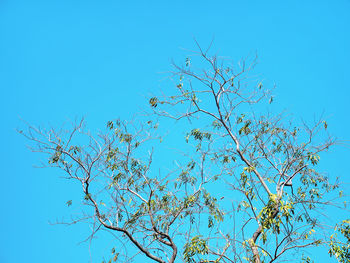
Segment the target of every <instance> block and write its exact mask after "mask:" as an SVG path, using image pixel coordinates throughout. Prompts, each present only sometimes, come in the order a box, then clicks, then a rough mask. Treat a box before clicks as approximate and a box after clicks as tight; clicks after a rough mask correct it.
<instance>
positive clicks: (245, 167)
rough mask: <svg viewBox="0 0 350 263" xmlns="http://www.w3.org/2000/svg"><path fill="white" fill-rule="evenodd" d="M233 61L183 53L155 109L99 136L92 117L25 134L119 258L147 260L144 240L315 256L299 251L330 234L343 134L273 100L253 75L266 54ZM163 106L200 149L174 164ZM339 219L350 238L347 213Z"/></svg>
mask: <svg viewBox="0 0 350 263" xmlns="http://www.w3.org/2000/svg"><path fill="white" fill-rule="evenodd" d="M197 60H198V61H197ZM225 62H226V61H224V60H220V59H218V58H217V57H216V56H209V55H208V54H207V51H203V50H202V49H201V48H199V52H197V53H194V54H193V56H191V57H189V58H187V59H186V61H185V64H184V65H183V66H178V65H176V64H174V68H175V70H174V72H173V78H174V79H176V80H177V81H176V83H175V87H176V92H177V93H175V94H171V95H167V94H165V95H164V96H158V97H157V96H153V97H152V98H150V99H149V106H150V109H151V111H152V112H151V113H150V115H149V116H147V119H144V118H140V119H139V121H138V122H126V121H121V120H113V121H108V123H107V128H106V131H105V132H103V133H101V134H99V135H98V136H93V135H91V133H90V132H89V131H87V130H86V129H85V127H84V122H83V121H81V122H79V123H76V124H75V125H74V126H73V129H71V130H69V131H63V132H59V131H57V130H55V129H50V130H43V129H38V128H34V127H32V126H29V129H28V131H27V132H24V133H23V134H24V136H26V137H27V138H28V139H30V140H31V141H32V142H33V143H34V146H33V148H32V149H33V150H34V151H39V152H43V153H46V154H48V164H47V165H48V166H50V167H58V168H60V169H62V170H63V171H64V172H65V174H66V175H67V176H68V178H69V179H73V180H75V181H78V182H79V183H80V185H81V186H82V189H81V191H82V200H81V204H82V205H83V206H87V207H88V208H91V207H92V209H91V210H88V212H84V215H83V216H82V217H81V218H79V219H77V221H83V220H85V221H87V222H89V223H91V225H92V227H93V231H92V234H91V238H92V237H93V236H94V235H95V234H96V233H97V232H98V230H100V229H107V230H109V231H111V232H113V233H118V234H119V235H118V237H119V238H121V241H120V242H121V244H124V245H125V246H123V247H124V250H123V249H122V246H120V247H119V248H118V249H117V250H116V249H113V251H112V258H111V260H110V261H109V262H112V261H120V262H130V261H132V260H136V259H135V257H134V256H128V254H129V253H131V252H133V251H137V252H136V253H139V254H140V255H142V256H145V257H147V258H148V259H150V260H152V261H156V262H175V260H178V261H180V262H181V261H185V262H244V261H248V262H256V263H258V262H274V261H275V262H277V261H283V260H284V261H286V260H290V259H291V258H293V262H295V260H296V259H295V255H294V254H293V253H296V252H297V253H299V255H300V258H299V259H300V260H303V261H304V262H312V260H311V258H305V257H304V258H303V259H302V255H301V253H300V251H301V250H302V249H307V248H309V247H313V246H319V245H322V244H325V243H326V242H325V241H324V239H323V233H324V232H326V233H330V232H329V231H330V229H325V228H324V224H323V222H324V221H323V220H325V218H324V216H323V214H322V213H320V212H319V211H320V210H322V209H327V207H329V206H333V205H334V204H335V203H334V202H335V199H336V198H335V196H337V198H341V195H342V192H339V181H338V180H336V179H333V180H331V179H330V178H329V177H328V176H326V175H324V174H323V173H322V172H321V171H319V168H318V165H319V163H320V161H321V157H322V155H323V153H324V152H326V151H327V150H328V148H330V147H331V146H333V145H334V144H335V143H336V140H335V139H334V138H333V137H331V136H330V135H329V134H328V129H327V128H328V124H327V123H326V122H325V121H324V120H322V119H320V120H319V121H316V122H315V123H313V124H312V125H307V124H305V123H298V122H295V121H294V120H293V119H290V118H289V117H288V116H286V115H282V114H278V115H272V114H271V113H269V112H266V111H264V110H263V109H264V108H265V107H266V105H269V104H271V103H272V102H273V96H272V95H271V93H270V91H269V90H267V89H266V88H265V87H264V85H263V84H262V82H261V81H259V80H252V79H249V78H248V77H247V72H248V71H250V70H251V69H252V68H253V67H254V65H255V60H253V61H252V62H251V63H249V65H248V66H247V64H248V63H247V62H246V61H242V62H241V64H239V66H238V67H237V68H236V67H233V66H231V65H230V64H229V63H228V64H225ZM194 65H203V68H202V69H201V70H195V69H194ZM154 117H156V118H160V117H164V118H170V119H175V120H176V121H177V123H179V126H178V127H179V129H181V128H182V127H186V129H187V132H185V131H184V133H183V134H184V137H185V140H184V146H183V147H184V148H186V149H189V150H188V151H189V153H188V154H185V155H184V156H178V157H174V159H175V158H176V159H177V161H176V162H175V163H176V164H178V165H177V167H175V168H174V169H173V170H170V169H169V168H168V167H165V168H166V169H164V167H162V166H161V165H160V163H161V162H162V160H160V161H159V160H156V161H154V157H153V146H159V143H160V142H162V140H161V139H162V138H161V137H160V136H159V135H158V132H159V129H158V125H159V124H158V122H157V121H155V118H154ZM186 120H188V122H186ZM181 147H182V146H180V144H179V148H181ZM166 154H167V153H166ZM179 163H180V164H179ZM160 170H162V172H160ZM169 170H170V171H169ZM218 190H219V191H218ZM338 193H339V194H338ZM72 202H73V201H72V200H69V201H67V206H70V205H71V204H72ZM75 203H76V201H74V204H75ZM203 222H204V223H203ZM337 230H338V232H339V231H340V233H341V234H342V235H343V236H344V237H345V239H347V240H348V241H349V222H348V221H344V222H343V223H342V224H341V225H340V226H338V228H337ZM327 231H328V232H327ZM335 238H336V235H333V236H332V237H331V242H330V245H331V249H330V252H329V253H330V254H331V255H334V256H336V257H337V258H338V260H339V261H340V262H348V261H345V260H346V259H347V260H348V258H349V256H348V255H349V246H348V245H346V243H339V242H336V241H335ZM128 244H132V245H133V249H130V246H129V245H128Z"/></svg>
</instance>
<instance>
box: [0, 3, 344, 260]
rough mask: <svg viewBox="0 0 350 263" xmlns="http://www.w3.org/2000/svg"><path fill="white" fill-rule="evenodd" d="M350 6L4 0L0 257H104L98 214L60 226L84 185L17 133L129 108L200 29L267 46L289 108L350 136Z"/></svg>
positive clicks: (232, 52) (268, 73) (265, 57)
mask: <svg viewBox="0 0 350 263" xmlns="http://www.w3.org/2000/svg"><path fill="white" fill-rule="evenodd" d="M349 14H350V1H349V0H336V1H334V0H329V1H322V0H317V1H316V0H315V1H251V0H240V1H237V0H234V1H228V0H227V1H215V2H214V1H188V0H187V1H184V0H177V1H117V0H114V1H108V0H106V1H90V0H84V1H78V0H59V1H56V0H49V1H48V0H45V1H39V0H31V1H18V0H1V1H0V88H1V96H0V100H1V103H0V110H1V129H0V140H1V148H0V156H1V158H0V162H1V169H2V170H1V176H2V178H1V191H0V200H1V204H2V205H1V212H0V213H1V216H0V225H1V226H2V229H1V231H0V232H1V235H0V251H1V253H0V262H2V263H15V262H23V261H24V262H35V263H41V262H43V263H44V262H45V263H46V262H89V260H91V262H101V260H102V256H103V255H105V254H106V253H108V252H109V250H110V248H111V246H110V245H106V244H104V243H103V241H102V240H101V239H102V236H103V235H102V236H101V238H100V239H98V240H97V241H96V242H94V243H92V244H91V247H92V249H91V254H89V244H86V243H85V244H81V245H77V244H78V243H79V242H80V241H82V240H83V239H84V238H85V237H86V236H87V235H88V233H89V229H88V227H87V225H76V226H73V227H69V228H68V227H65V226H50V225H48V221H55V220H56V219H61V218H62V217H63V216H65V217H69V215H70V214H72V213H74V211H75V210H74V209H75V208H74V206H72V207H70V208H69V209H72V210H69V209H68V208H67V207H66V205H65V202H66V201H67V200H68V199H72V196H74V189H75V186H76V185H74V184H69V185H67V184H66V182H65V181H64V180H62V179H60V178H58V176H59V175H60V173H58V172H57V171H54V170H50V169H34V168H33V165H34V164H38V163H39V162H40V160H41V157H42V156H40V155H35V154H32V153H31V152H29V150H28V149H26V148H25V146H24V145H25V143H26V141H25V140H24V139H23V138H22V137H20V136H19V135H18V134H16V132H15V129H16V128H17V127H21V125H22V124H21V121H20V119H19V118H20V117H21V118H23V119H25V120H26V121H28V122H30V123H33V124H40V125H47V124H58V123H62V122H63V121H65V120H67V119H74V118H75V117H76V116H78V117H79V116H86V119H87V121H88V124H89V125H90V126H91V127H92V128H93V129H98V128H99V127H101V128H102V127H103V126H104V125H105V124H106V121H107V120H110V119H114V118H117V117H121V118H128V117H130V116H131V115H132V114H133V113H135V112H137V111H138V108H139V106H140V105H143V104H145V103H144V102H145V101H146V100H145V96H146V97H147V95H149V94H150V93H156V92H157V90H158V89H159V88H161V87H162V83H163V79H164V77H165V75H164V74H162V72H165V71H168V70H170V69H171V67H170V60H171V59H175V60H178V61H180V60H183V59H184V58H185V56H186V52H185V51H184V50H183V48H185V49H194V48H195V45H194V41H193V38H196V39H197V40H198V41H199V43H201V44H202V45H204V46H205V45H207V44H208V43H209V42H210V41H211V39H212V38H213V37H214V39H215V50H216V51H218V53H219V54H220V55H225V56H228V57H232V58H233V59H236V60H238V59H240V58H241V57H245V56H247V55H249V54H254V53H255V52H257V53H258V55H259V66H258V72H259V74H261V75H262V76H264V79H265V81H266V82H267V83H269V84H270V85H273V84H274V83H276V85H277V89H276V91H275V95H276V103H278V105H279V107H280V108H283V109H288V110H289V111H291V112H293V113H295V115H296V116H303V117H304V118H306V119H312V118H313V116H314V115H316V116H317V115H318V116H319V115H320V113H322V112H324V113H325V116H327V119H328V123H329V127H330V128H329V129H330V131H331V132H332V133H333V134H335V135H336V136H337V137H339V138H340V139H342V140H349V139H350V135H349V134H350V133H349V131H350V124H349V123H350V117H349V114H350V110H349V101H350V91H349V88H350V87H349V76H350V67H349V62H350V51H349V47H350V15H349ZM349 151H350V150H349V149H346V148H338V149H336V150H334V151H333V152H332V153H330V155H329V160H327V161H326V163H325V164H324V166H325V168H326V170H328V172H329V173H330V174H331V175H332V176H340V177H343V178H345V179H347V177H348V176H349V172H348V168H347V164H348V163H349V161H350V154H349ZM347 180H348V179H347ZM347 188H348V189H349V187H347ZM349 190H350V189H349ZM344 216H345V215H344ZM325 255H326V254H325ZM319 262H332V261H331V259H329V258H328V257H327V256H325V257H324V260H323V261H322V260H320V261H319Z"/></svg>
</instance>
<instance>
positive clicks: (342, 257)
mask: <svg viewBox="0 0 350 263" xmlns="http://www.w3.org/2000/svg"><path fill="white" fill-rule="evenodd" d="M335 231H336V233H334V234H333V235H331V237H330V244H329V246H330V249H329V254H330V256H334V257H336V258H337V260H338V262H341V263H347V262H350V220H349V219H348V220H343V221H342V223H341V224H340V225H337V226H336V227H335ZM337 233H340V234H341V235H342V236H343V240H344V241H340V240H337V239H338V235H337Z"/></svg>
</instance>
